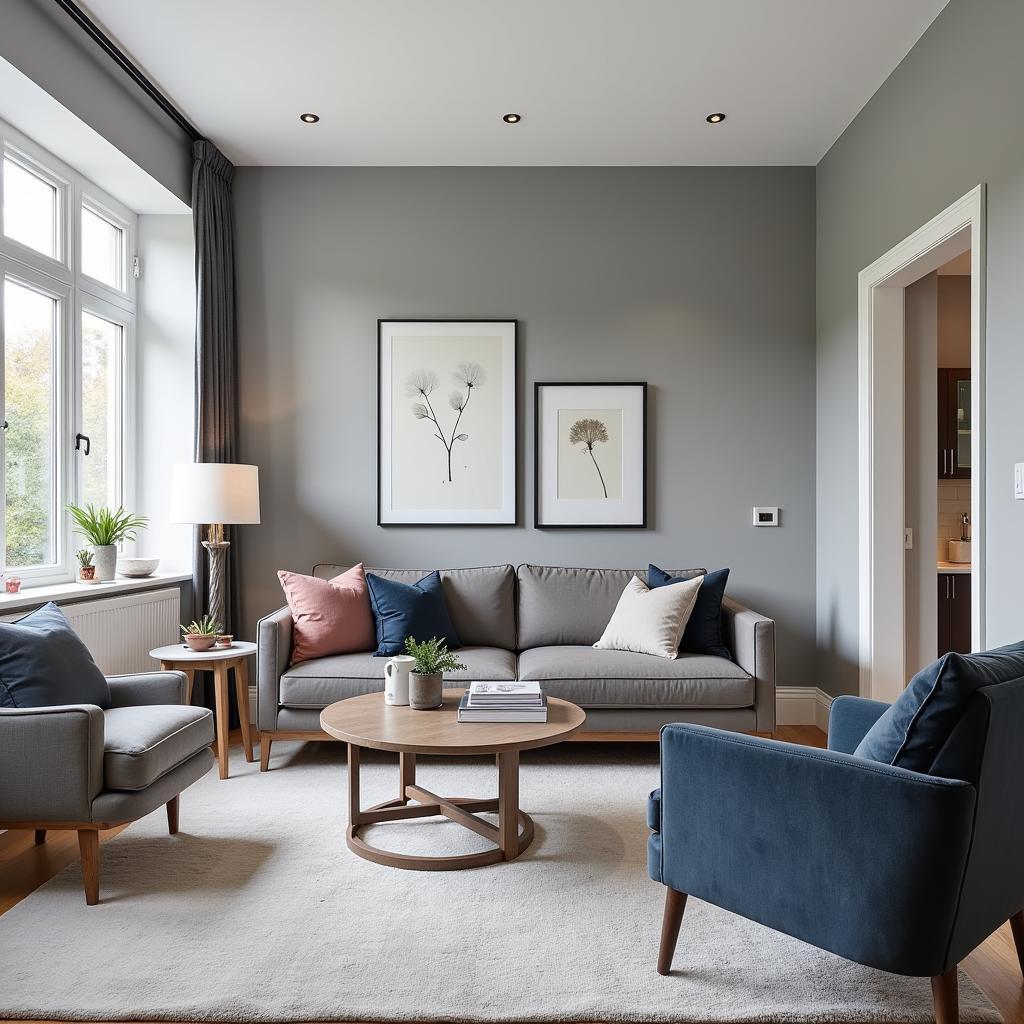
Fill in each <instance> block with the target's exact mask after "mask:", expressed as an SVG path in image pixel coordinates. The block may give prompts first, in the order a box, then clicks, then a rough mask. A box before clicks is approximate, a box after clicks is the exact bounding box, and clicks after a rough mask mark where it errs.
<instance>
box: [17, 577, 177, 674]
mask: <svg viewBox="0 0 1024 1024" xmlns="http://www.w3.org/2000/svg"><path fill="white" fill-rule="evenodd" d="M179 594H180V592H179V590H178V588H177V587H171V588H170V589H165V590H146V591H143V592H141V593H135V594H124V595H121V596H119V597H106V598H100V599H99V600H97V601H81V602H79V603H78V604H66V605H62V606H61V611H62V612H63V613H64V614H65V615H66V616H67V617H68V621H69V622H70V623H71V625H72V626H73V627H74V629H75V632H76V633H77V634H78V635H79V636H80V637H81V638H82V640H83V641H84V643H85V646H86V647H88V648H89V651H90V653H91V654H92V656H93V658H95V660H96V664H97V665H99V667H100V670H101V671H102V672H103V673H104V674H105V675H117V674H118V673H120V672H148V671H152V670H154V669H157V668H159V667H160V666H159V665H158V664H157V663H156V662H155V661H153V659H152V658H151V657H150V656H149V652H150V651H151V650H152V649H153V648H154V647H162V646H164V645H165V644H173V643H175V642H177V640H178V616H179V612H180V597H179ZM24 614H25V613H24V612H21V613H20V614H19V615H10V616H4V619H6V620H8V621H10V620H11V619H15V618H20V616H21V615H24Z"/></svg>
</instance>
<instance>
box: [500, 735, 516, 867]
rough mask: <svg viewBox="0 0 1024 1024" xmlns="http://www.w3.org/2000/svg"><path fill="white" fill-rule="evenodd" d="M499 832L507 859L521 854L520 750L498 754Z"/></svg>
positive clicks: (512, 858) (502, 848)
mask: <svg viewBox="0 0 1024 1024" xmlns="http://www.w3.org/2000/svg"><path fill="white" fill-rule="evenodd" d="M498 833H499V845H500V846H501V850H502V853H503V854H504V855H505V860H514V859H515V858H516V857H518V856H519V751H518V750H511V751H509V752H508V753H505V754H498Z"/></svg>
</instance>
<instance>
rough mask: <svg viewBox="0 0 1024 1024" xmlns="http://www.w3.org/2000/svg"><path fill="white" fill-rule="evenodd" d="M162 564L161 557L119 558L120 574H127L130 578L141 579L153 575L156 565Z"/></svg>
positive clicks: (118, 567)
mask: <svg viewBox="0 0 1024 1024" xmlns="http://www.w3.org/2000/svg"><path fill="white" fill-rule="evenodd" d="M159 564H160V559H159V558H122V557H118V559H117V574H118V576H127V577H128V578H129V579H133V580H139V579H145V577H147V576H152V575H153V573H155V572H156V567H157V566H158V565H159Z"/></svg>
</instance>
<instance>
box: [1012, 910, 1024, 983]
mask: <svg viewBox="0 0 1024 1024" xmlns="http://www.w3.org/2000/svg"><path fill="white" fill-rule="evenodd" d="M1010 930H1011V931H1012V932H1013V944H1014V945H1015V946H1016V947H1017V960H1018V962H1019V963H1020V970H1021V973H1022V974H1024V910H1018V911H1017V913H1016V914H1014V915H1013V917H1011V918H1010Z"/></svg>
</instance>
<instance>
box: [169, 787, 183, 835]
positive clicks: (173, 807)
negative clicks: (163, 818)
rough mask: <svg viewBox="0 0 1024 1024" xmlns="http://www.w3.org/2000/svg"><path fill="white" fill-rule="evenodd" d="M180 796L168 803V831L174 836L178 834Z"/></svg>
mask: <svg viewBox="0 0 1024 1024" xmlns="http://www.w3.org/2000/svg"><path fill="white" fill-rule="evenodd" d="M180 799H181V798H180V796H176V797H175V798H174V799H173V800H168V801H167V831H168V832H170V834H171V835H172V836H176V835H177V834H178V801H179V800H180Z"/></svg>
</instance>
